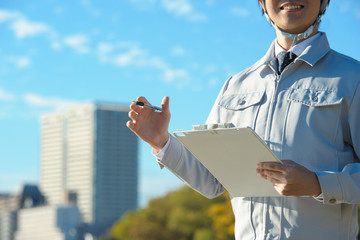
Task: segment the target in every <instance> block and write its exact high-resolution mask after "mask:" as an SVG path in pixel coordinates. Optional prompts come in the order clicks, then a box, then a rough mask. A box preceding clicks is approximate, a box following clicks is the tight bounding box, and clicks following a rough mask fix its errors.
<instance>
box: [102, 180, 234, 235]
mask: <svg viewBox="0 0 360 240" xmlns="http://www.w3.org/2000/svg"><path fill="white" fill-rule="evenodd" d="M227 218H229V219H227ZM219 221H220V222H219ZM233 221H234V216H233V214H232V210H231V206H230V201H229V199H228V195H227V194H223V195H221V196H219V197H217V198H215V199H207V198H205V197H203V196H201V195H200V194H199V193H197V192H195V191H193V190H192V189H190V188H189V187H183V188H181V189H179V190H178V191H175V192H171V193H169V194H167V195H166V196H164V197H162V198H157V199H153V200H151V201H150V202H149V204H148V206H147V207H146V208H144V209H140V210H138V211H134V212H130V213H128V214H126V215H125V216H124V217H123V218H122V219H120V220H119V221H118V222H117V223H116V224H114V226H113V227H112V229H111V231H110V232H109V234H108V235H106V236H104V237H103V239H111V240H113V239H117V240H145V239H146V240H169V239H174V240H203V239H207V240H212V239H221V240H222V239H224V240H227V239H234V234H233V232H232V233H231V234H229V231H230V230H233ZM105 237H106V238H105ZM219 237H221V238H219ZM231 237H232V238H231Z"/></svg>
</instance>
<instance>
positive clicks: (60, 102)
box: [0, 0, 360, 206]
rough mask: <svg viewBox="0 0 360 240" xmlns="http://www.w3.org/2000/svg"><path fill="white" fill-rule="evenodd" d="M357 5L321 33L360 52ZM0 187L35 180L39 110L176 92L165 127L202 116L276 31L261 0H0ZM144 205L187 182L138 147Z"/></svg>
mask: <svg viewBox="0 0 360 240" xmlns="http://www.w3.org/2000/svg"><path fill="white" fill-rule="evenodd" d="M359 25H360V2H359V1H356V0H344V1H331V4H330V7H329V9H328V11H327V13H326V14H325V16H324V17H323V20H322V23H321V26H320V30H321V31H325V32H326V33H327V36H328V38H329V41H330V45H331V47H332V48H333V49H334V50H337V51H339V52H342V53H344V54H347V55H349V56H351V57H353V58H355V59H360V46H359V44H358V43H359V42H360V29H359ZM0 33H1V34H0V36H1V37H0V124H1V126H0V136H1V137H0V163H1V167H0V192H9V193H11V192H14V191H15V189H16V186H18V185H20V184H22V183H28V182H29V183H38V181H39V167H40V116H41V114H44V113H50V112H54V111H59V110H61V109H65V108H66V107H68V106H71V105H74V104H78V103H84V102H89V101H105V102H114V103H122V104H124V105H129V104H130V102H131V100H135V99H136V97H137V96H140V95H143V96H146V97H147V98H148V99H149V100H150V101H151V103H153V104H154V105H160V103H161V99H162V98H163V96H165V95H168V96H170V110H171V113H172V120H171V123H170V128H169V131H170V132H173V131H175V130H177V129H190V128H191V127H192V125H194V124H202V123H204V122H205V121H206V118H207V114H208V113H209V111H210V109H211V107H212V104H213V102H214V101H215V98H216V96H217V94H218V92H219V90H220V89H221V87H222V84H223V82H224V81H225V80H226V79H227V78H228V77H230V76H231V75H233V74H235V73H237V72H239V71H241V70H243V69H245V68H246V67H248V66H251V65H252V64H253V63H254V62H255V61H257V60H258V59H259V58H260V57H262V56H263V55H264V54H265V52H266V50H267V49H268V47H269V45H270V44H271V42H272V41H273V40H274V38H275V33H274V30H273V29H272V27H271V26H270V24H269V23H268V22H267V21H266V19H265V17H264V16H262V15H261V9H260V7H259V6H258V4H257V1H255V0H244V1H220V0H205V1H195V0H123V1H111V0H105V1H101V2H96V1H91V0H78V1H60V0H41V1H40V0H33V1H24V0H18V1H8V0H0ZM139 160H140V161H139V164H140V165H139V177H140V179H139V186H140V189H139V197H140V201H139V203H140V206H144V205H145V204H146V203H147V201H148V200H149V199H150V198H153V197H158V196H161V195H163V194H164V193H165V192H167V191H169V190H173V189H175V188H178V187H179V186H181V184H182V183H181V181H180V180H178V179H176V178H175V177H174V176H172V175H171V174H170V173H169V172H168V171H166V170H160V167H159V166H158V165H157V163H156V161H155V159H154V158H153V156H152V155H151V149H150V147H148V146H147V145H146V144H144V143H142V142H140V147H139Z"/></svg>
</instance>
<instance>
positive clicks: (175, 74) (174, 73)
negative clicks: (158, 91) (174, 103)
mask: <svg viewBox="0 0 360 240" xmlns="http://www.w3.org/2000/svg"><path fill="white" fill-rule="evenodd" d="M179 78H180V79H181V80H182V82H183V83H185V81H184V80H185V79H188V78H189V74H188V72H187V70H185V69H171V68H167V69H165V71H164V80H165V82H167V83H173V82H174V81H175V80H176V79H179ZM180 85H183V84H180ZM180 85H179V84H178V86H180Z"/></svg>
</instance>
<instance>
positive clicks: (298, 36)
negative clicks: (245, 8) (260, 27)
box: [262, 0, 330, 45]
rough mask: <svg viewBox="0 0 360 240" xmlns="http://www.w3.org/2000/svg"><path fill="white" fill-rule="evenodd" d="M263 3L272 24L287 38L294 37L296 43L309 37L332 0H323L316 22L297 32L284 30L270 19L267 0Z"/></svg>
mask: <svg viewBox="0 0 360 240" xmlns="http://www.w3.org/2000/svg"><path fill="white" fill-rule="evenodd" d="M262 2H263V4H264V14H265V17H266V18H267V20H268V21H269V22H270V23H271V25H272V26H273V27H274V28H275V29H276V30H277V31H279V32H280V33H281V35H282V36H283V37H285V38H288V39H293V40H294V42H293V45H295V44H296V42H297V41H299V40H302V39H305V38H308V37H309V36H310V35H311V34H312V33H313V31H314V28H315V26H316V25H318V24H319V23H320V21H321V17H322V15H324V13H325V11H326V8H327V6H328V5H329V3H330V0H321V6H320V12H319V15H318V17H317V18H316V20H315V22H314V23H313V24H312V25H311V26H310V27H309V28H308V29H307V30H306V31H305V32H303V33H297V34H293V33H288V32H284V31H282V30H280V29H279V28H278V27H277V26H276V25H275V23H274V22H273V21H272V20H271V19H270V17H269V15H268V14H267V11H266V6H265V0H263V1H262Z"/></svg>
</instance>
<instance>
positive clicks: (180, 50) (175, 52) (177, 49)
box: [171, 46, 185, 56]
mask: <svg viewBox="0 0 360 240" xmlns="http://www.w3.org/2000/svg"><path fill="white" fill-rule="evenodd" d="M171 54H172V55H174V56H184V55H185V49H184V48H183V47H182V46H175V47H174V48H173V49H171Z"/></svg>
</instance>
